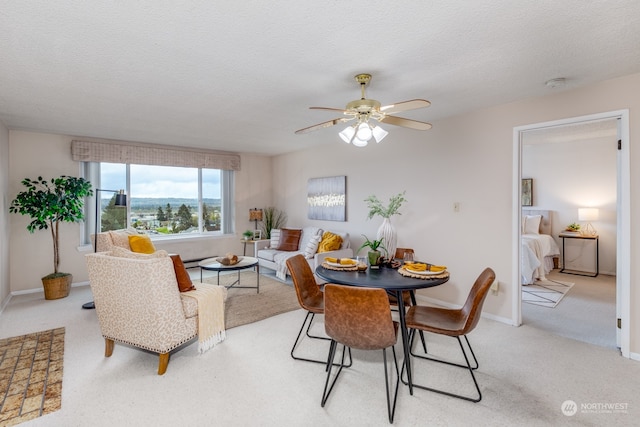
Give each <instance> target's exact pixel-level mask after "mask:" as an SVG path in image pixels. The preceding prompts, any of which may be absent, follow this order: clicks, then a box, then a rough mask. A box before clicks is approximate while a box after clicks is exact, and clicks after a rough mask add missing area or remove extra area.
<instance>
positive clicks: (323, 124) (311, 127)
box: [295, 117, 352, 134]
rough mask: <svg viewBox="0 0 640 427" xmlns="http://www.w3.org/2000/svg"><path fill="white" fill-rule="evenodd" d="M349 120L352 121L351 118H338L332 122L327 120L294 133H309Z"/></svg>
mask: <svg viewBox="0 0 640 427" xmlns="http://www.w3.org/2000/svg"><path fill="white" fill-rule="evenodd" d="M349 120H352V118H346V117H340V118H339V119H333V120H329V121H328V122H322V123H318V124H317V125H313V126H309V127H306V128H302V129H298V130H297V131H296V132H295V133H296V134H301V133H307V132H311V131H314V130H318V129H322V128H328V127H329V126H335V125H337V124H338V123H344V122H348V121H349Z"/></svg>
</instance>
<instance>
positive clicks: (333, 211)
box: [307, 176, 347, 221]
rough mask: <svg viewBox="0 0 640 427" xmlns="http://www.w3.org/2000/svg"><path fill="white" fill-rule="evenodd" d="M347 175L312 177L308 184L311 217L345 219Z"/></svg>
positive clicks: (309, 215)
mask: <svg viewBox="0 0 640 427" xmlns="http://www.w3.org/2000/svg"><path fill="white" fill-rule="evenodd" d="M346 189H347V177H346V176H331V177H327V178H310V179H309V182H308V184H307V205H308V207H309V210H308V217H309V219H320V220H326V221H345V220H346V211H347V199H346Z"/></svg>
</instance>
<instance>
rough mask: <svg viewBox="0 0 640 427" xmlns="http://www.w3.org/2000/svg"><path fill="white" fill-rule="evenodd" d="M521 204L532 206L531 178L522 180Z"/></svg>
mask: <svg viewBox="0 0 640 427" xmlns="http://www.w3.org/2000/svg"><path fill="white" fill-rule="evenodd" d="M522 206H533V179H532V178H524V179H523V180H522Z"/></svg>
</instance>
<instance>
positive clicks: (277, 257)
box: [256, 226, 353, 280]
mask: <svg viewBox="0 0 640 427" xmlns="http://www.w3.org/2000/svg"><path fill="white" fill-rule="evenodd" d="M298 254H302V255H303V256H304V257H305V259H306V260H307V262H308V263H309V266H310V267H311V270H312V271H315V269H316V267H317V266H319V265H320V264H322V262H323V261H324V259H325V258H326V257H333V258H352V257H353V249H351V242H350V240H349V233H345V232H338V231H325V230H323V229H321V228H318V227H311V226H309V227H303V228H282V229H273V230H271V239H270V240H262V241H259V242H257V243H256V258H258V263H259V264H260V268H269V269H271V270H275V271H276V277H278V278H279V279H281V280H285V279H286V276H287V274H289V269H288V268H287V259H289V258H291V257H293V256H295V255H298Z"/></svg>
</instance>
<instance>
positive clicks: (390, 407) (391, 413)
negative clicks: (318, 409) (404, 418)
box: [320, 340, 400, 423]
mask: <svg viewBox="0 0 640 427" xmlns="http://www.w3.org/2000/svg"><path fill="white" fill-rule="evenodd" d="M337 347H338V343H337V342H336V341H333V340H332V341H331V347H330V348H329V358H328V360H327V379H326V381H325V383H324V391H323V392H322V401H321V403H320V406H322V407H323V408H324V405H325V403H327V399H328V398H329V395H330V394H331V391H332V390H333V387H334V386H335V384H336V381H338V377H339V376H340V373H341V372H342V368H343V367H346V366H345V365H344V358H345V353H346V352H347V347H346V346H345V345H343V346H342V357H341V362H340V363H339V364H336V363H333V362H334V359H335V354H336V348H337ZM348 350H349V356H350V357H351V348H349V349H348ZM391 352H392V354H393V366H394V367H395V371H396V386H395V390H394V391H393V400H392V399H391V393H392V390H391V386H392V383H390V381H389V369H388V368H387V364H388V363H389V362H388V361H387V349H386V348H383V349H382V355H383V361H384V383H385V395H386V397H387V415H388V417H389V422H390V423H393V418H394V417H395V413H396V402H397V401H398V389H399V388H400V369H399V368H398V358H397V357H396V349H395V348H394V347H393V346H392V347H391ZM333 366H338V372H337V373H336V376H335V377H334V378H333V381H331V385H329V382H330V380H331V371H332V370H333Z"/></svg>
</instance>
